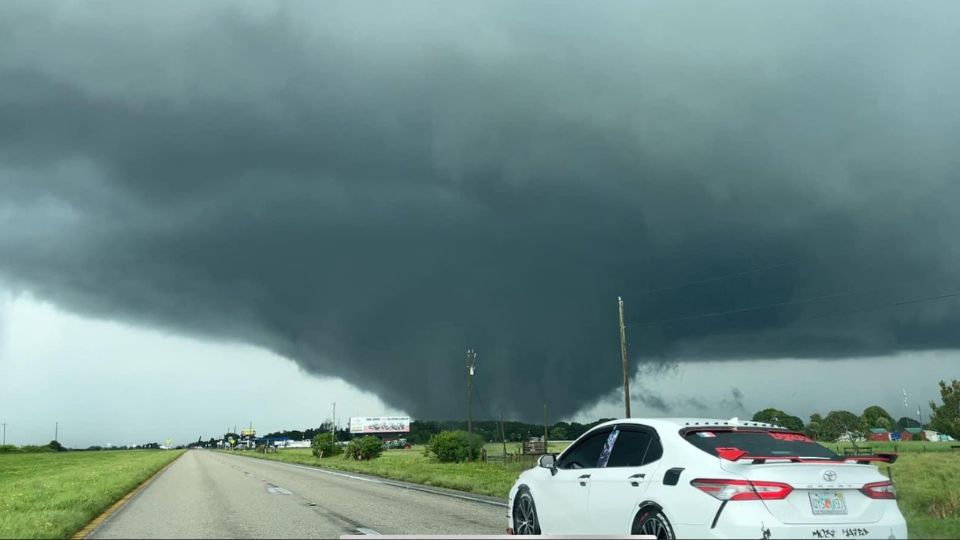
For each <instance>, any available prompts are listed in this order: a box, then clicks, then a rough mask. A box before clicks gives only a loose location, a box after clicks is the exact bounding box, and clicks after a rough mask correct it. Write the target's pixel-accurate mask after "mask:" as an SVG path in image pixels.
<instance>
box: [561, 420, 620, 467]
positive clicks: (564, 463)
mask: <svg viewBox="0 0 960 540" xmlns="http://www.w3.org/2000/svg"><path fill="white" fill-rule="evenodd" d="M609 436H610V430H609V429H606V430H603V431H602V432H599V433H594V434H592V435H589V436H587V437H586V438H585V439H583V440H581V441H580V442H579V443H578V444H577V445H576V446H575V447H573V448H571V449H570V451H569V452H567V453H565V454H564V455H562V456H560V461H559V462H557V468H559V469H593V468H595V467H596V466H597V460H598V459H599V458H600V452H601V450H603V445H604V444H605V443H606V442H607V438H608V437H609Z"/></svg>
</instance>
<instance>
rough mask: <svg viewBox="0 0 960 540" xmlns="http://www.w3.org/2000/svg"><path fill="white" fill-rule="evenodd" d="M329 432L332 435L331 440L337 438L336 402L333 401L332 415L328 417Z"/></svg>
mask: <svg viewBox="0 0 960 540" xmlns="http://www.w3.org/2000/svg"><path fill="white" fill-rule="evenodd" d="M330 434H331V435H333V440H334V441H336V440H337V402H336V401H334V402H333V416H331V417H330Z"/></svg>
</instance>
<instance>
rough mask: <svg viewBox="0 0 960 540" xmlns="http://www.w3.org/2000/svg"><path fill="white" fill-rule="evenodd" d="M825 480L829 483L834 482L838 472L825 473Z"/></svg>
mask: <svg viewBox="0 0 960 540" xmlns="http://www.w3.org/2000/svg"><path fill="white" fill-rule="evenodd" d="M823 479H824V480H826V481H827V482H833V481H834V480H836V479H837V472H836V471H829V470H828V471H823Z"/></svg>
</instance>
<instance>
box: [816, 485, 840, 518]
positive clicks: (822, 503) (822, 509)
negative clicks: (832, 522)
mask: <svg viewBox="0 0 960 540" xmlns="http://www.w3.org/2000/svg"><path fill="white" fill-rule="evenodd" d="M810 508H812V509H813V513H814V514H817V515H824V514H827V515H829V514H834V515H835V514H846V513H847V503H846V501H844V500H843V493H840V492H839V491H811V492H810Z"/></svg>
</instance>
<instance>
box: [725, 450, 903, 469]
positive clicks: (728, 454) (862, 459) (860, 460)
mask: <svg viewBox="0 0 960 540" xmlns="http://www.w3.org/2000/svg"><path fill="white" fill-rule="evenodd" d="M717 456H718V457H719V458H720V459H725V460H727V461H747V460H749V461H752V462H753V464H754V465H760V464H763V463H766V462H767V461H768V460H770V461H773V460H776V461H790V462H791V463H846V462H854V463H857V464H860V465H865V464H868V463H872V462H877V461H879V462H883V463H894V462H896V461H897V457H898V455H897V454H887V453H878V454H874V455H872V456H848V457H839V458H836V459H830V458H808V457H801V456H751V455H750V454H748V453H747V452H746V451H745V450H740V449H739V448H717Z"/></svg>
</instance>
